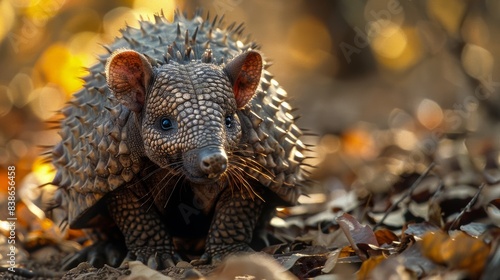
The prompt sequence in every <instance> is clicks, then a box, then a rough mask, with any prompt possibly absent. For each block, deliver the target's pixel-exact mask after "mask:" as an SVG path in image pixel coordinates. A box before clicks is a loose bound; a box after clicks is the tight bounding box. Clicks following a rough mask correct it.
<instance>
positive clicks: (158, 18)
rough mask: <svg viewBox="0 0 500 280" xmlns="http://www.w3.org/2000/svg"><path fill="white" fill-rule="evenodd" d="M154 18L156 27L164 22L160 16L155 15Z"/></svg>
mask: <svg viewBox="0 0 500 280" xmlns="http://www.w3.org/2000/svg"><path fill="white" fill-rule="evenodd" d="M154 18H155V25H156V24H159V23H161V22H162V20H161V17H160V16H159V15H158V14H155V15H154Z"/></svg>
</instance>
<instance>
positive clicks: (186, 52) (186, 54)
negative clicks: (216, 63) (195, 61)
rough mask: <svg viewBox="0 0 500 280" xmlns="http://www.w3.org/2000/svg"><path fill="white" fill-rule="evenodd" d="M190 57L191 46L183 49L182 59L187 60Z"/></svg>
mask: <svg viewBox="0 0 500 280" xmlns="http://www.w3.org/2000/svg"><path fill="white" fill-rule="evenodd" d="M190 57H191V47H188V48H187V49H186V50H185V51H184V59H185V60H189V59H190Z"/></svg>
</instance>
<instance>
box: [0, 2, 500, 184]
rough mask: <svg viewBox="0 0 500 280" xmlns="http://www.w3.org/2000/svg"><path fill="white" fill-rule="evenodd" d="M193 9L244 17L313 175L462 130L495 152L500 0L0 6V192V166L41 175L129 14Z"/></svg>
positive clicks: (46, 177) (428, 145)
mask: <svg viewBox="0 0 500 280" xmlns="http://www.w3.org/2000/svg"><path fill="white" fill-rule="evenodd" d="M199 7H201V8H203V10H204V11H205V12H210V14H211V15H215V14H224V15H225V22H226V23H227V25H228V24H230V23H232V22H233V21H236V22H238V23H239V22H244V23H245V26H246V29H245V33H246V34H251V38H253V40H255V41H256V42H258V43H259V44H260V45H261V50H262V52H263V53H264V54H265V56H266V57H267V58H269V59H271V60H272V61H273V62H274V63H273V66H272V67H271V68H270V69H269V70H270V72H272V73H273V74H274V75H275V78H276V80H277V81H278V82H279V83H280V84H281V85H282V86H283V87H284V88H285V90H287V92H288V94H289V96H290V98H291V100H290V103H291V104H292V105H294V106H296V107H299V108H300V111H299V114H300V115H301V116H302V117H301V118H300V119H299V125H300V126H301V127H305V128H308V129H310V131H312V132H314V133H316V134H318V135H319V138H316V140H311V141H317V143H318V151H319V157H318V159H317V160H316V162H314V163H315V164H319V165H321V166H323V167H320V168H319V171H317V174H319V175H317V176H318V177H321V176H323V177H325V176H326V177H328V176H331V175H327V174H333V175H338V176H341V177H342V176H344V177H345V174H346V173H345V172H344V171H345V170H347V169H349V170H351V171H352V170H353V166H354V165H356V166H362V163H363V162H365V161H368V160H371V159H374V158H376V157H378V156H380V155H381V154H382V152H383V149H384V147H387V145H388V144H387V143H391V145H392V146H394V147H396V148H397V149H399V150H403V151H406V152H407V154H410V155H411V153H410V151H413V152H414V153H415V154H414V155H415V157H412V158H410V159H411V160H410V161H412V162H417V163H423V162H420V161H419V159H418V156H422V155H423V156H426V155H427V153H428V152H429V151H431V150H432V152H434V151H435V146H437V143H441V142H442V141H445V139H447V138H456V137H461V136H460V135H471V134H473V135H493V136H492V137H491V138H489V139H492V140H491V141H490V142H488V143H489V145H496V142H497V141H496V136H495V135H494V133H493V131H495V129H496V127H497V125H496V120H497V118H498V116H500V115H499V112H500V110H499V109H500V96H499V92H498V90H499V86H500V77H498V73H499V69H498V63H495V59H497V60H498V57H499V56H500V48H499V44H500V37H499V36H495V35H494V34H499V32H500V24H499V23H500V1H496V0H471V1H465V0H453V1H450V0H427V1H411V0H400V1H398V0H367V1H361V0H341V1H340V0H339V1H329V0H315V1H305V0H287V1H264V0H256V1H242V0H210V1H187V0H186V1H181V0H179V1H170V0H109V1H100V0H1V1H0V61H1V65H2V67H0V178H2V180H1V182H2V190H3V189H4V187H3V186H5V185H6V184H4V183H3V182H6V178H5V177H6V175H7V171H6V168H7V166H9V165H15V166H16V170H17V172H18V173H17V177H16V179H17V180H19V181H20V180H22V179H23V177H24V176H25V175H26V174H28V173H30V172H31V171H33V174H34V176H35V177H36V181H38V182H42V183H44V182H48V181H50V180H51V178H52V177H51V176H52V173H51V172H50V169H51V166H50V164H47V163H45V162H43V161H42V160H40V159H39V154H40V153H41V152H43V151H44V148H46V147H47V146H50V145H52V144H54V143H56V142H57V141H58V135H57V133H56V131H54V130H47V128H50V127H51V126H52V125H53V124H51V123H50V121H51V120H53V118H54V112H55V111H57V110H58V109H60V108H61V107H62V106H63V105H64V103H65V102H66V101H68V100H69V98H71V96H72V94H73V93H74V92H75V91H77V90H78V89H79V88H80V87H81V86H82V80H81V79H80V77H82V76H84V75H86V71H85V67H89V66H91V65H92V64H93V63H95V62H96V55H97V54H100V53H103V52H104V49H103V48H102V46H101V45H102V44H108V43H110V42H112V40H113V38H114V37H116V36H120V33H119V30H120V28H122V27H124V26H125V23H127V24H129V25H131V26H137V20H138V19H139V18H140V17H141V16H142V17H143V18H145V19H147V18H149V19H152V18H153V15H154V14H155V13H158V12H160V10H163V12H164V14H165V15H166V17H167V18H170V19H172V18H173V10H174V9H175V8H179V9H180V10H182V11H185V12H186V13H187V14H188V15H192V14H193V13H194V11H195V10H196V9H197V8H199ZM427 140H428V141H427ZM426 141H427V142H426ZM422 143H423V144H422ZM483 146H485V145H483ZM483 146H481V147H483ZM486 146H487V145H486ZM415 151H417V152H415ZM408 161H409V160H408V157H405V159H402V158H401V159H400V160H399V161H398V163H397V164H394V162H392V163H391V164H392V165H391V166H393V167H394V166H396V167H397V168H400V169H398V170H401V168H403V167H402V166H404V164H406V163H407V162H408ZM339 162H343V164H339ZM386 166H387V165H386ZM360 168H361V167H360ZM391 170H392V169H391ZM365 171H366V170H365ZM391 172H392V173H393V174H396V173H398V171H394V170H392V171H391ZM321 174H323V175H321ZM370 174H371V175H370ZM375 174H377V173H376V172H373V170H372V171H371V172H363V176H372V178H371V179H370V178H367V179H366V180H365V181H366V182H368V181H370V180H373V176H374V175H375ZM333 175H332V176H333ZM4 179H5V180H4ZM344 179H345V180H346V181H347V182H348V181H349V179H348V178H344ZM370 182H371V181H370Z"/></svg>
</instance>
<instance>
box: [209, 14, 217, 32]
mask: <svg viewBox="0 0 500 280" xmlns="http://www.w3.org/2000/svg"><path fill="white" fill-rule="evenodd" d="M218 16H219V15H215V17H214V20H212V24H211V25H212V28H213V27H215V24H216V23H217V17H218ZM212 28H210V30H211V29H212Z"/></svg>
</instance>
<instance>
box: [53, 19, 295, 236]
mask: <svg viewBox="0 0 500 280" xmlns="http://www.w3.org/2000/svg"><path fill="white" fill-rule="evenodd" d="M221 22H222V19H221V18H220V19H217V17H215V18H214V19H213V20H209V18H208V16H207V19H206V20H203V19H202V17H201V16H200V15H199V13H198V14H196V15H195V16H194V17H193V18H192V19H186V18H185V17H184V16H182V15H180V14H179V13H176V15H175V18H174V21H173V22H168V21H167V20H166V19H165V17H164V16H162V15H158V16H155V18H154V22H151V21H147V20H146V21H140V28H138V29H136V28H131V27H126V28H125V29H124V30H122V31H121V33H122V37H120V38H117V39H116V40H115V41H114V43H112V44H111V45H109V46H106V47H105V48H106V49H107V51H108V53H107V54H104V55H101V56H100V57H99V63H97V64H96V65H94V66H93V67H91V68H90V69H89V75H87V76H86V77H85V78H84V81H85V85H84V88H83V89H82V90H80V91H79V92H77V93H76V94H75V95H74V98H73V99H72V100H71V101H70V102H69V104H68V105H67V106H66V107H65V108H64V109H63V110H62V113H63V115H64V119H63V120H62V122H61V131H60V135H61V138H62V141H61V142H60V143H59V144H58V145H56V146H55V147H54V149H53V153H52V154H53V164H54V165H55V167H56V169H57V173H56V176H55V178H54V180H53V184H54V185H56V186H59V187H60V188H59V192H60V193H59V197H60V199H62V200H64V201H63V203H61V205H66V206H67V213H68V217H67V220H68V222H69V224H70V226H71V227H73V228H80V227H86V226H88V224H89V222H90V220H91V219H92V218H93V217H94V216H95V215H96V214H97V213H95V211H92V210H94V209H96V207H94V206H95V205H96V204H98V202H99V201H100V200H101V199H102V198H103V196H105V195H106V194H108V193H109V192H112V191H113V190H115V189H117V188H119V187H122V186H124V185H126V184H128V183H130V182H133V181H134V179H137V177H138V176H139V175H138V174H139V172H140V171H141V170H142V169H143V165H144V163H143V162H141V157H140V155H141V151H140V150H141V149H142V147H141V145H140V143H139V144H138V143H130V141H127V139H131V138H134V137H133V136H131V135H136V136H138V131H137V129H136V128H135V127H133V126H129V125H128V123H129V122H128V119H129V118H130V117H131V115H132V114H131V112H130V111H129V110H128V109H127V108H126V107H124V106H123V105H121V104H119V103H118V101H117V100H116V99H115V98H114V96H113V95H112V94H111V92H110V90H109V89H108V86H107V84H106V79H105V73H104V70H105V69H104V68H105V64H106V60H107V59H108V57H109V56H110V54H111V53H112V52H113V51H115V50H117V49H121V48H127V49H133V50H136V51H138V52H140V53H143V54H145V55H146V57H147V58H148V59H149V60H150V62H151V64H152V65H153V66H155V65H161V64H164V63H168V62H169V61H170V60H174V61H176V62H178V63H189V61H191V60H193V59H201V60H202V61H204V62H212V63H216V64H222V63H225V62H226V61H228V60H229V59H231V58H232V57H234V56H236V55H237V54H239V53H241V52H244V51H247V50H250V49H255V48H258V46H257V45H256V44H255V43H253V42H249V41H248V40H247V39H244V38H243V37H242V34H241V33H242V31H243V26H242V25H238V26H237V27H235V24H232V25H230V26H228V27H227V28H223V27H222V24H221ZM264 65H265V66H264V67H265V68H267V67H266V63H265V62H264ZM267 66H268V65H267ZM286 96H287V94H286V92H285V91H284V90H283V89H282V88H281V87H280V86H279V84H278V82H277V81H276V80H274V79H273V76H272V75H271V74H270V73H269V72H267V71H266V70H264V71H263V74H262V77H261V83H260V87H259V89H258V92H257V94H256V96H255V97H254V99H253V100H252V101H251V105H250V106H247V107H246V108H245V109H244V110H243V111H241V112H239V117H240V119H241V121H242V122H246V123H247V127H251V128H252V129H248V130H246V131H244V132H243V139H242V141H243V142H244V143H243V144H246V145H243V146H245V149H246V150H245V151H244V153H245V154H246V156H249V157H251V158H253V160H254V161H255V162H258V163H259V165H260V166H261V168H255V165H253V166H248V167H247V170H246V173H247V174H248V175H249V176H251V177H253V178H256V179H257V180H258V181H260V183H262V184H263V185H264V186H267V187H269V188H270V189H271V190H272V191H273V192H274V193H276V194H277V195H278V196H279V197H280V198H281V199H282V200H283V201H284V202H286V203H290V204H294V203H296V201H297V198H298V196H299V195H300V193H301V188H300V187H299V186H300V183H301V181H302V172H301V167H300V164H301V162H302V160H303V156H302V152H303V150H304V149H305V146H304V145H303V144H302V142H301V141H300V140H299V137H300V136H301V134H302V133H301V131H300V129H299V128H298V127H297V126H296V125H295V124H294V119H293V116H292V115H291V110H292V109H291V107H290V105H289V104H288V103H287V102H286V101H285V99H286ZM249 179H250V178H249Z"/></svg>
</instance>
